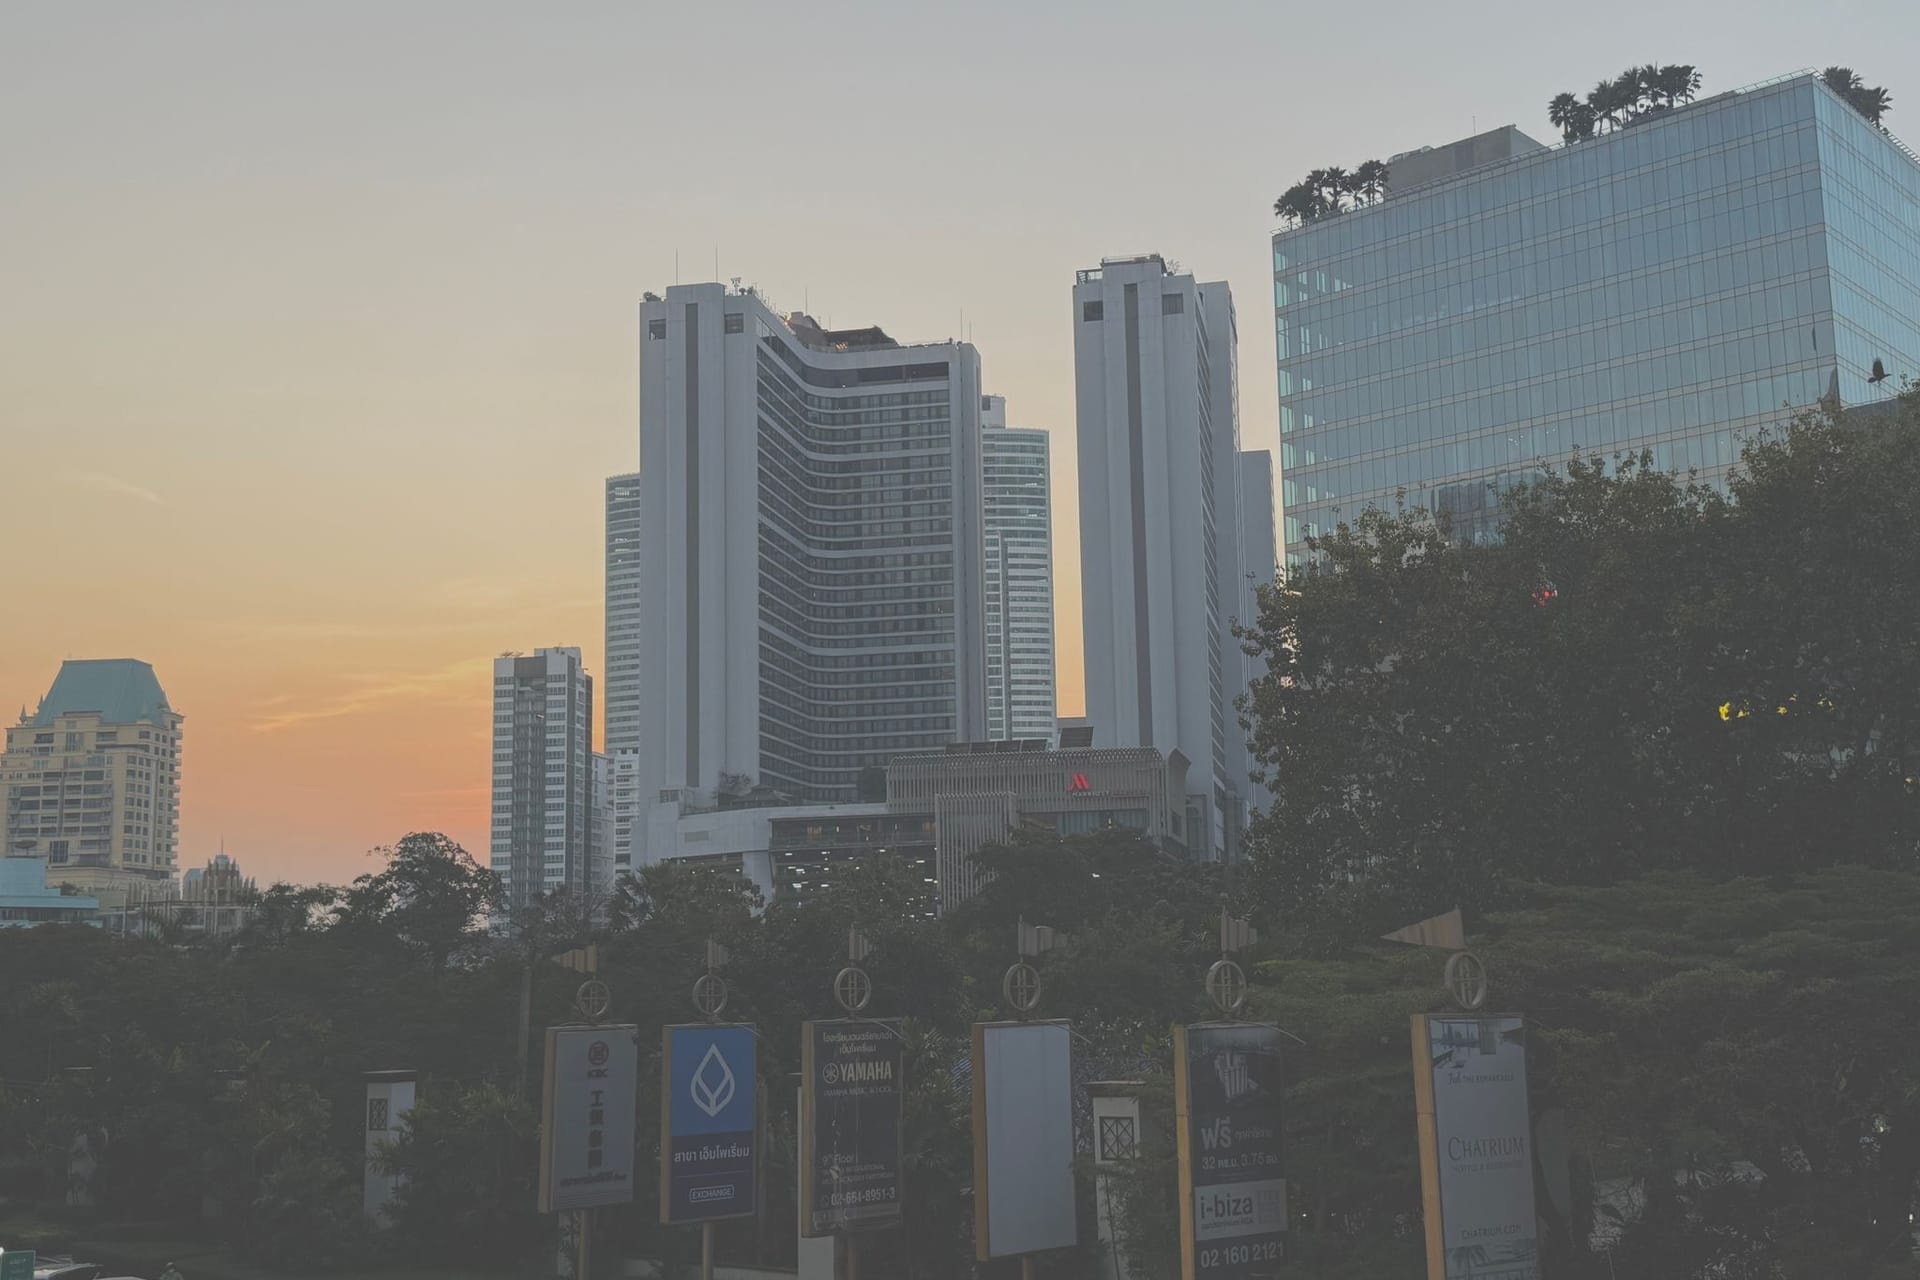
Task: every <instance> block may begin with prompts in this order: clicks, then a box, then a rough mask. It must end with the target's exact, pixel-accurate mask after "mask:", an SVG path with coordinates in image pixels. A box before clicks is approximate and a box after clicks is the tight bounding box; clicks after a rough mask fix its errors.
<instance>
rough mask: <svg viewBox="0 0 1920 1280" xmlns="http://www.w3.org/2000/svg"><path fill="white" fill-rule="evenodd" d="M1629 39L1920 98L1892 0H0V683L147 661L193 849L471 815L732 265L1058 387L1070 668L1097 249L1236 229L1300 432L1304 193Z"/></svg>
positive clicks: (1436, 136) (1254, 437) (261, 870)
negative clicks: (1526, 0) (1282, 253)
mask: <svg viewBox="0 0 1920 1280" xmlns="http://www.w3.org/2000/svg"><path fill="white" fill-rule="evenodd" d="M1647 61H1659V62H1693V63H1695V64H1697V65H1698V66H1699V67H1700V68H1701V70H1702V72H1703V74H1704V76H1705V80H1706V85H1705V91H1706V92H1708V93H1711V92H1715V91H1718V90H1722V89H1730V88H1735V87H1738V86H1741V85H1744V84H1749V83H1752V82H1754V81H1758V80H1762V79H1766V78H1768V77H1771V76H1773V75H1776V74H1779V73H1782V72H1786V71H1791V70H1794V69H1796V68H1798V67H1801V66H1804V65H1806V64H1808V63H1810V62H1811V63H1815V64H1817V65H1825V64H1827V63H1829V62H1844V63H1847V64H1849V65H1852V66H1853V67H1855V68H1856V69H1857V70H1859V71H1860V72H1861V74H1862V75H1863V76H1864V77H1865V78H1866V79H1867V80H1868V81H1869V82H1870V83H1879V84H1885V85H1887V87H1888V88H1889V90H1890V91H1891V92H1892V94H1893V97H1894V102H1895V106H1894V110H1893V113H1892V114H1891V115H1890V116H1889V123H1890V124H1891V126H1892V128H1893V129H1894V131H1895V132H1896V133H1904V134H1906V135H1907V136H1908V137H1910V138H1916V139H1920V123H1906V122H1920V79H1916V80H1914V81H1912V82H1911V83H1907V82H1903V81H1902V80H1900V79H1899V78H1898V77H1900V76H1901V74H1902V73H1903V72H1904V71H1906V70H1908V69H1910V68H1912V67H1915V66H1920V22H1916V21H1915V20H1914V17H1913V12H1912V9H1911V0H1843V2H1841V3H1835V4H1829V5H1824V6H1821V7H1819V9H1818V10H1817V12H1816V11H1815V10H1810V9H1809V8H1808V7H1807V6H1806V5H1805V4H1804V2H1796V3H1793V4H1787V3H1780V2H1778V0H1757V2H1756V3H1743V4H1739V5H1735V4H1723V3H1714V4H1699V3H1695V4H1687V3H1679V4H1676V3H1673V2H1672V0H1665V2H1663V3H1657V4H1656V3H1646V2H1643V0H1621V2H1619V3H1615V4H1611V5H1609V6H1607V7H1606V9H1605V11H1604V12H1601V11H1591V12H1582V11H1567V10H1564V9H1553V8H1548V7H1546V6H1541V5H1537V4H1514V3H1495V4H1483V5H1478V6H1474V7H1473V8H1472V9H1471V11H1470V12H1469V11H1463V10H1462V9H1461V7H1460V6H1452V5H1435V4H1431V3H1413V2H1411V0H1377V2H1376V3H1373V4H1369V5H1332V4H1318V5H1305V4H1279V3H1274V2H1273V0H1262V2H1260V3H1240V2H1239V0H1190V2H1188V3H1173V2H1172V0H1168V2H1166V3H1161V4H1140V3H1133V2H1131V0H1099V2H1091V0H1086V2H1083V0H1071V2H1069V0H1053V2H1051V3H1046V2H1038V0H1023V2H1020V3H1005V2H1002V0H978V2H977V3H973V4H968V5H937V6H936V5H919V4H900V3H897V2H896V3H865V2H862V3H851V2H846V3H843V2H836V0H816V2H811V3H807V4H793V3H786V4H763V3H758V2H757V0H737V2H735V3H727V4H720V3H703V4H682V5H664V4H653V3H644V2H640V0H632V2H628V3H567V4H555V5H538V6H533V5H521V4H495V3H478V2H474V0H461V2H458V3H429V2H427V0H380V2H379V3H357V2H353V0H328V2H327V3H308V4H304V5H299V4H291V3H279V4H258V3H251V2H249V3H233V4H214V3H191V2H187V0H173V2H169V3H164V4H136V3H131V2H123V3H116V4H98V3H88V2H85V0H8V3H6V4H5V5H0V708H4V709H5V713H7V714H9V716H10V714H11V712H12V711H13V709H14V707H15V705H16V704H24V705H26V706H27V707H28V708H29V709H31V707H32V705H33V704H34V702H35V701H36V700H37V699H38V698H39V697H40V696H41V694H43V693H44V692H45V690H46V688H47V686H48V685H49V684H50V683H51V681H52V679H53V676H54V674H55V672H56V671H57V670H58V668H59V665H60V662H61V660H62V659H64V658H69V657H74V658H81V657H138V658H142V659H145V660H147V661H150V662H152V663H153V664H154V665H155V667H156V669H157V670H158V673H159V675H160V678H161V681H162V683H163V684H164V686H165V687H166V689H167V692H168V694H169V696H170V698H171V699H172V701H173V703H174V705H175V707H176V708H177V709H179V710H181V711H182V712H184V713H185V715H186V717H187V721H186V748H185V756H184V761H183V778H184V790H183V797H182V841H181V849H180V865H181V866H182V867H186V866H194V865H199V864H200V863H202V862H204V861H205V859H206V858H207V857H209V856H211V855H212V854H213V853H214V852H215V851H216V850H218V849H219V848H221V847H222V845H223V844H224V846H225V848H226V849H227V850H228V852H230V853H232V854H233V855H235V856H236V857H237V858H239V859H240V861H241V863H242V865H243V867H245V869H246V870H247V871H248V872H249V873H251V874H253V875H255V876H257V877H260V878H262V879H263V880H268V879H279V878H288V879H297V880H314V879H327V880H336V881H337V880H342V879H347V878H350V877H352V876H354V875H357V874H359V873H360V872H362V871H364V870H367V869H369V867H370V866H371V865H372V864H370V863H369V862H368V859H367V850H368V849H370V848H371V847H373V846H376V845H380V844H385V843H391V842H392V841H393V840H395V839H397V838H398V837H399V836H401V835H403V834H405V833H406V832H408V831H413V830H422V829H428V830H444V831H446V832H448V833H449V834H451V835H453V836H454V837H455V838H456V839H458V840H460V841H461V842H462V843H463V844H465V845H466V846H467V847H468V848H469V849H470V850H473V851H474V852H475V853H477V854H478V855H479V856H480V857H481V858H482V860H483V861H484V859H485V856H486V844H487V836H486V819H487V807H488V798H487V788H488V785H489V750H490V746H489V739H488V735H489V732H490V718H491V706H490V697H491V675H490V667H489V664H490V661H491V659H492V658H493V657H494V656H495V655H496V654H498V653H500V652H502V651H505V650H510V649H515V650H531V649H533V648H535V647H538V646H543V645H555V644H566V645H579V646H580V647H581V648H582V649H583V650H584V651H585V653H586V657H587V662H588V666H589V669H590V670H591V671H593V672H595V673H597V672H598V671H599V670H600V668H601V660H600V655H601V649H602V625H603V624H602V607H601V590H602V573H603V562H602V542H601V536H602V527H601V526H602V515H603V511H602V505H601V503H602V484H603V481H604V478H605V477H606V476H607V475H608V474H611V473H614V472H618V471H625V470H631V469H632V468H633V467H634V466H635V464H636V460H637V454H638V447H639V446H638V426H637V404H638V386H637V383H638V369H637V359H636V354H635V352H636V346H637V334H636V331H635V330H636V309H637V302H638V299H639V297H640V294H641V292H642V291H643V290H646V289H659V288H661V287H663V286H665V285H668V284H671V283H673V282H674V281H675V280H676V279H678V280H680V281H682V282H688V283H690V282H694V281H698V280H710V279H715V278H721V279H727V278H731V277H734V276H738V277H740V278H741V279H742V280H743V281H744V282H746V283H749V284H753V285H756V286H758V287H759V288H760V290H761V291H762V293H763V294H764V295H766V296H767V297H768V298H769V299H770V300H771V301H772V302H773V303H774V304H775V305H776V306H777V307H780V308H782V309H800V308H802V307H803V306H804V307H805V308H806V309H807V310H810V311H811V312H812V313H813V314H815V315H816V316H818V317H819V318H820V319H821V320H822V321H823V322H827V323H831V324H834V325H840V326H853V325H865V324H878V325H881V326H882V327H884V328H885V329H886V330H887V331H888V332H889V333H890V334H892V335H893V336H894V337H896V338H899V339H902V340H909V341H913V340H918V341H928V340H940V339H945V338H949V337H963V338H967V339H969V340H971V341H972V342H974V343H975V344H976V345H977V346H978V347H979V349H980V352H981V357H982V362H983V366H984V370H985V378H986V383H987V387H988V389H989V390H991V391H994V392H997V393H999V394H1003V395H1005V396H1006V397H1007V401H1008V414H1009V419H1010V421H1012V422H1013V423H1014V424H1015V425H1020V426H1036V427H1043V428H1046V429H1048V430H1050V431H1052V432H1053V433H1054V442H1055V453H1054V459H1055V463H1054V465H1055V468H1056V471H1055V476H1054V490H1055V499H1056V509H1055V526H1056V534H1055V538H1056V547H1055V554H1056V576H1057V591H1056V596H1057V599H1056V610H1057V632H1058V650H1059V667H1060V683H1061V693H1060V709H1061V712H1062V714H1073V713H1076V712H1077V711H1079V709H1080V706H1081V679H1080V627H1079V607H1080V606H1079V586H1078V578H1079V558H1078V557H1079V550H1078V538H1077V531H1076V521H1077V512H1076V508H1075V503H1074V475H1075V471H1074V460H1075V453H1074V448H1073V383H1072V361H1071V355H1072V353H1071V346H1070V343H1071V336H1072V331H1071V328H1070V324H1071V318H1070V310H1071V307H1070V301H1071V288H1072V282H1073V273H1074V271H1075V270H1076V269H1077V268H1081V267H1088V266H1093V265H1096V264H1097V263H1098V261H1099V260H1100V259H1101V258H1102V257H1103V256H1119V255H1129V254H1135V253H1141V252H1159V253H1162V254H1165V255H1167V256H1168V257H1169V258H1172V259H1175V260H1177V261H1178V262H1179V263H1181V264H1182V265H1184V266H1185V267H1186V268H1187V269H1188V270H1191V271H1192V272H1193V273H1194V274H1196V275H1197V276H1198V277H1199V278H1201V279H1202V280H1214V279H1221V278H1224V279H1226V280H1228V281H1229V282H1230V283H1231V285H1232V287H1233V291H1234V296H1235V300H1236V303H1237V307H1238V314H1239V322H1240V335H1241V345H1240V375H1241V405H1242V424H1241V429H1242V436H1243V445H1244V446H1245V447H1248V448H1259V447H1271V446H1272V445H1273V444H1274V443H1275V429H1274V420H1275V410H1274V381H1273V354H1272V347H1271V342H1270V339H1269V338H1268V337H1267V336H1266V335H1267V334H1268V333H1269V332H1270V330H1269V328H1268V321H1269V317H1270V315H1271V312H1270V310H1269V308H1270V306H1271V301H1270V299H1271V293H1270V288H1271V284H1270V279H1271V277H1270V270H1269V268H1268V266H1267V262H1268V252H1269V246H1268V236H1269V234H1270V232H1271V230H1272V216H1271V208H1272V202H1273V198H1274V196H1275V195H1276V194H1277V193H1278V192H1279V191H1280V190H1282V189H1283V188H1285V187H1286V186H1288V185H1290V184H1291V183H1292V182H1293V181H1294V180H1295V179H1297V178H1298V177H1299V176H1301V175H1302V174H1304V173H1305V172H1306V171H1307V170H1308V169H1312V168H1317V167H1321V166H1325V165H1343V166H1346V167H1348V168H1351V167H1352V166H1353V165H1354V164H1357V163H1358V162H1360V161H1362V160H1366V159H1369V158H1386V157H1387V156H1389V155H1391V154H1392V153H1394V152H1398V151H1404V150H1409V149H1412V148H1414V147H1418V146H1422V145H1430V144H1437V143H1442V142H1446V141H1450V140H1452V139H1455V138H1459V137H1464V136H1466V135H1468V134H1470V133H1472V132H1475V131H1476V130H1478V129H1487V128H1492V127H1494V126H1496V125H1500V124H1508V123H1512V124H1517V125H1519V126H1520V127H1521V128H1522V129H1524V130H1526V131H1528V132H1530V133H1532V134H1533V135H1534V136H1535V137H1538V138H1541V139H1542V140H1551V137H1552V133H1551V130H1550V129H1549V128H1548V126H1547V123H1546V119H1545V114H1546V113H1545V103H1546V101H1547V99H1548V98H1549V97H1551V96H1552V95H1553V94H1554V93H1556V92H1558V91H1560V90H1562V89H1572V90H1575V91H1578V92H1584V91H1585V90H1586V89H1587V88H1590V87H1591V86H1592V85H1593V83H1594V82H1595V81H1597V80H1599V79H1602V78H1604V77H1609V76H1612V75H1614V74H1616V73H1617V72H1619V71H1620V70H1621V69H1622V68H1624V67H1626V66H1628V65H1632V64H1637V63H1642V62H1647ZM1903 124H1904V126H1905V127H1904V128H1903ZM716 264H717V269H716Z"/></svg>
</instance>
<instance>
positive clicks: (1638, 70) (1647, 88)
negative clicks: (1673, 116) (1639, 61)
mask: <svg viewBox="0 0 1920 1280" xmlns="http://www.w3.org/2000/svg"><path fill="white" fill-rule="evenodd" d="M1620 79H1621V81H1622V82H1623V84H1625V86H1626V88H1627V93H1628V95H1629V97H1630V98H1631V100H1632V102H1633V105H1634V107H1635V108H1636V114H1642V115H1644V114H1645V113H1646V112H1649V111H1652V110H1654V109H1655V108H1656V107H1658V106H1659V105H1660V99H1661V97H1662V94H1661V92H1660V68H1659V67H1658V66H1657V65H1655V64H1654V63H1651V62H1649V63H1648V64H1647V65H1646V66H1644V67H1628V68H1627V69H1626V71H1625V72H1623V73H1622V74H1621V76H1620ZM1668 105H1672V104H1671V103H1669V104H1668Z"/></svg>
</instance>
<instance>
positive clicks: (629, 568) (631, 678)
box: [600, 472, 643, 756]
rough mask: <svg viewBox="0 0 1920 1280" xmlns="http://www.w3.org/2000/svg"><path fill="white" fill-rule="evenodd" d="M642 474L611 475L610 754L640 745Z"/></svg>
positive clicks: (603, 678) (606, 675)
mask: <svg viewBox="0 0 1920 1280" xmlns="http://www.w3.org/2000/svg"><path fill="white" fill-rule="evenodd" d="M642 612H643V609H642V604H641V594H640V476H639V474H638V473H637V472H636V473H634V474H631V475H620V476H608V477H607V658H606V669H605V670H604V671H602V672H601V674H600V684H601V688H602V690H603V693H602V695H601V696H602V697H604V698H605V699H606V716H605V720H604V721H603V724H602V733H603V734H604V735H605V736H604V740H603V742H602V745H603V746H604V747H605V748H606V752H607V754H608V755H610V756H611V755H619V754H620V753H621V752H623V751H635V750H638V749H639V745H640V662H641V653H640V629H641V628H640V619H641V614H642Z"/></svg>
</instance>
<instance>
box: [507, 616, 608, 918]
mask: <svg viewBox="0 0 1920 1280" xmlns="http://www.w3.org/2000/svg"><path fill="white" fill-rule="evenodd" d="M592 753H593V679H592V677H590V676H589V675H587V673H586V669H585V668H584V667H583V666H582V665H581V661H580V650H578V649H570V648H568V649H536V650H534V651H533V654H532V656H530V657H527V656H522V655H520V654H507V655H504V656H502V657H500V658H497V659H495V660H494V664H493V849H492V855H493V856H492V862H493V870H494V874H496V875H498V876H499V877H500V879H501V881H502V883H503V884H504V885H505V886H506V891H507V906H508V908H509V909H514V908H519V907H523V906H525V905H526V904H527V903H528V902H529V901H530V900H532V899H533V898H534V897H536V896H538V895H540V894H542V893H549V892H553V891H556V890H561V889H565V890H569V891H571V892H573V893H576V894H585V893H587V892H589V891H590V890H592V889H593V888H594V887H595V885H594V880H593V873H592V862H593V858H592V849H593V844H592V834H593V816H592V815H593V762H592V759H591V757H592Z"/></svg>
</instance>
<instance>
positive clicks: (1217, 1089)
mask: <svg viewBox="0 0 1920 1280" xmlns="http://www.w3.org/2000/svg"><path fill="white" fill-rule="evenodd" d="M1280 1066H1281V1063H1280V1031H1279V1029H1278V1028H1277V1027H1265V1026H1257V1025H1254V1024H1251V1023H1243V1022H1215V1023H1201V1024H1198V1025H1196V1026H1191V1027H1175V1028H1174V1029H1173V1075H1174V1080H1173V1085H1174V1106H1175V1109H1176V1112H1177V1114H1176V1115H1175V1117H1174V1119H1175V1121H1176V1140H1177V1141H1178V1143H1179V1154H1180V1240H1181V1262H1180V1268H1181V1269H1180V1274H1181V1277H1182V1280H1254V1278H1255V1277H1268V1276H1278V1275H1279V1274H1280V1263H1281V1261H1282V1259H1283V1258H1284V1257H1285V1254H1286V1236H1285V1234H1284V1233H1285V1231H1286V1229H1287V1182H1286V1178H1285V1176H1284V1174H1283V1166H1282V1165H1281V1151H1280V1145H1281V1137H1282V1131H1281V1120H1282V1112H1281V1088H1282V1083H1281V1075H1280Z"/></svg>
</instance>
